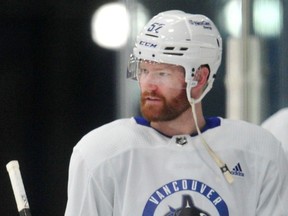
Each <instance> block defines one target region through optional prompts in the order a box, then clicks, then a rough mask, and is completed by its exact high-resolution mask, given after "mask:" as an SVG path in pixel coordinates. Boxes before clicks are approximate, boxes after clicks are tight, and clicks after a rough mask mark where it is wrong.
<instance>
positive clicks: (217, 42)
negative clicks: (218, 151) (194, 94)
mask: <svg viewBox="0 0 288 216" xmlns="http://www.w3.org/2000/svg"><path fill="white" fill-rule="evenodd" d="M221 56H222V39H221V36H220V34H219V32H218V30H217V28H216V26H215V25H214V23H213V22H212V21H211V20H210V19H209V18H207V17H206V16H204V15H198V14H189V13H185V12H183V11H179V10H171V11H166V12H162V13H159V14H158V15H156V16H154V17H153V18H152V19H151V20H150V21H149V22H148V23H147V24H146V25H145V26H144V28H143V29H142V31H141V32H140V33H139V34H138V36H137V39H136V43H135V47H134V49H133V54H132V55H131V57H130V62H129V66H128V72H127V77H128V78H134V79H135V78H137V67H138V66H135V65H136V64H135V63H136V62H137V61H139V60H140V59H142V60H148V61H153V62H159V63H167V64H175V65H180V66H182V67H184V69H185V81H186V83H187V87H186V91H187V97H188V100H189V101H190V102H191V101H192V98H191V94H190V93H191V89H192V88H193V87H194V86H196V85H197V81H195V80H194V79H193V77H194V75H195V73H196V71H197V69H198V68H199V67H200V66H201V65H208V66H209V69H210V75H209V79H208V82H207V87H206V89H205V90H204V91H203V94H202V95H201V96H200V98H198V99H196V100H194V102H199V101H201V100H202V98H203V97H204V96H205V95H206V94H207V92H208V91H209V90H210V89H211V88H212V85H213V82H214V79H215V76H216V72H217V69H218V67H219V65H220V63H221Z"/></svg>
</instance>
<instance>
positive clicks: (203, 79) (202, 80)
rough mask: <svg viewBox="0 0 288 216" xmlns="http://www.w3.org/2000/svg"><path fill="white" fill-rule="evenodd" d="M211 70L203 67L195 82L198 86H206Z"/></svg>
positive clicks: (198, 72)
mask: <svg viewBox="0 0 288 216" xmlns="http://www.w3.org/2000/svg"><path fill="white" fill-rule="evenodd" d="M209 73H210V72H209V69H208V68H207V67H205V66H204V67H201V68H199V70H198V71H197V72H196V73H195V76H194V80H196V81H197V82H198V85H197V86H199V87H200V86H201V87H202V86H205V85H206V83H207V81H208V78H209Z"/></svg>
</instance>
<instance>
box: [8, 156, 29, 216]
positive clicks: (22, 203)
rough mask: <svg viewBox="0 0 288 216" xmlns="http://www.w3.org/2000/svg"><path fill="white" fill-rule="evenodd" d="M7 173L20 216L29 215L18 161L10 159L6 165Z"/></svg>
mask: <svg viewBox="0 0 288 216" xmlns="http://www.w3.org/2000/svg"><path fill="white" fill-rule="evenodd" d="M6 168H7V171H8V173H9V177H10V181H11V185H12V189H13V193H14V196H15V200H16V204H17V208H18V212H19V215H20V216H31V212H30V207H29V203H28V199H27V196H26V192H25V188H24V185H23V181H22V177H21V173H20V168H19V163H18V161H17V160H13V161H10V162H9V163H8V164H7V165H6Z"/></svg>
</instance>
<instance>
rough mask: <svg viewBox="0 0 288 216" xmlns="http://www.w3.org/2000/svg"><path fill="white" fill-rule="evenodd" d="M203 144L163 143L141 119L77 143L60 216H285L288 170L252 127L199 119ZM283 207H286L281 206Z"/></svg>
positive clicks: (184, 139)
mask: <svg viewBox="0 0 288 216" xmlns="http://www.w3.org/2000/svg"><path fill="white" fill-rule="evenodd" d="M203 136H204V138H205V140H206V141H207V143H208V144H209V145H210V147H211V148H212V149H213V150H214V151H215V152H216V153H217V154H218V155H219V156H220V158H221V159H222V160H223V161H224V162H225V163H226V164H227V165H228V167H229V168H230V171H231V173H232V175H233V177H234V182H233V183H232V184H229V183H228V182H227V181H226V180H225V178H224V176H223V174H222V172H221V171H220V169H219V168H218V167H217V165H216V164H215V162H214V161H213V159H211V157H210V155H209V154H208V152H207V151H206V149H205V148H204V146H203V144H202V143H201V140H200V138H199V136H198V135H177V136H173V137H167V136H165V135H163V134H161V133H159V132H158V131H156V130H155V129H153V128H152V127H150V125H149V123H148V122H147V121H145V120H144V119H142V118H131V119H121V120H116V121H114V122H112V123H109V124H106V125H104V126H102V127H100V128H98V129H95V130H93V131H91V132H90V133H88V134H87V135H86V136H84V137H83V138H82V139H81V140H80V142H79V143H78V144H77V145H76V146H75V147H74V150H73V154H72V156H71V161H70V168H69V182H68V202H67V207H66V212H65V215H66V216H112V215H113V216H174V215H175V216H176V215H185V216H186V215H193V216H198V215H199V216H200V215H201V216H244V215H245V216H287V215H288V207H287V206H286V203H287V202H288V174H287V173H288V172H287V171H288V162H287V158H286V157H285V156H284V152H283V149H282V148H281V146H280V143H279V142H278V141H277V140H276V139H275V138H274V137H273V136H272V135H271V134H270V133H268V132H266V131H265V130H264V129H262V128H261V127H259V126H256V125H252V124H249V123H246V122H243V121H232V120H227V119H222V118H217V117H213V118H206V127H205V128H204V129H203ZM284 204H285V205H284Z"/></svg>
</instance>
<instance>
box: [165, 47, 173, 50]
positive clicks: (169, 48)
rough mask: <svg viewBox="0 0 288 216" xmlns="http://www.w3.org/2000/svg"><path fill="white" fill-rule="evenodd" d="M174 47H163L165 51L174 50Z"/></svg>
mask: <svg viewBox="0 0 288 216" xmlns="http://www.w3.org/2000/svg"><path fill="white" fill-rule="evenodd" d="M174 48H175V47H165V50H174Z"/></svg>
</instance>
